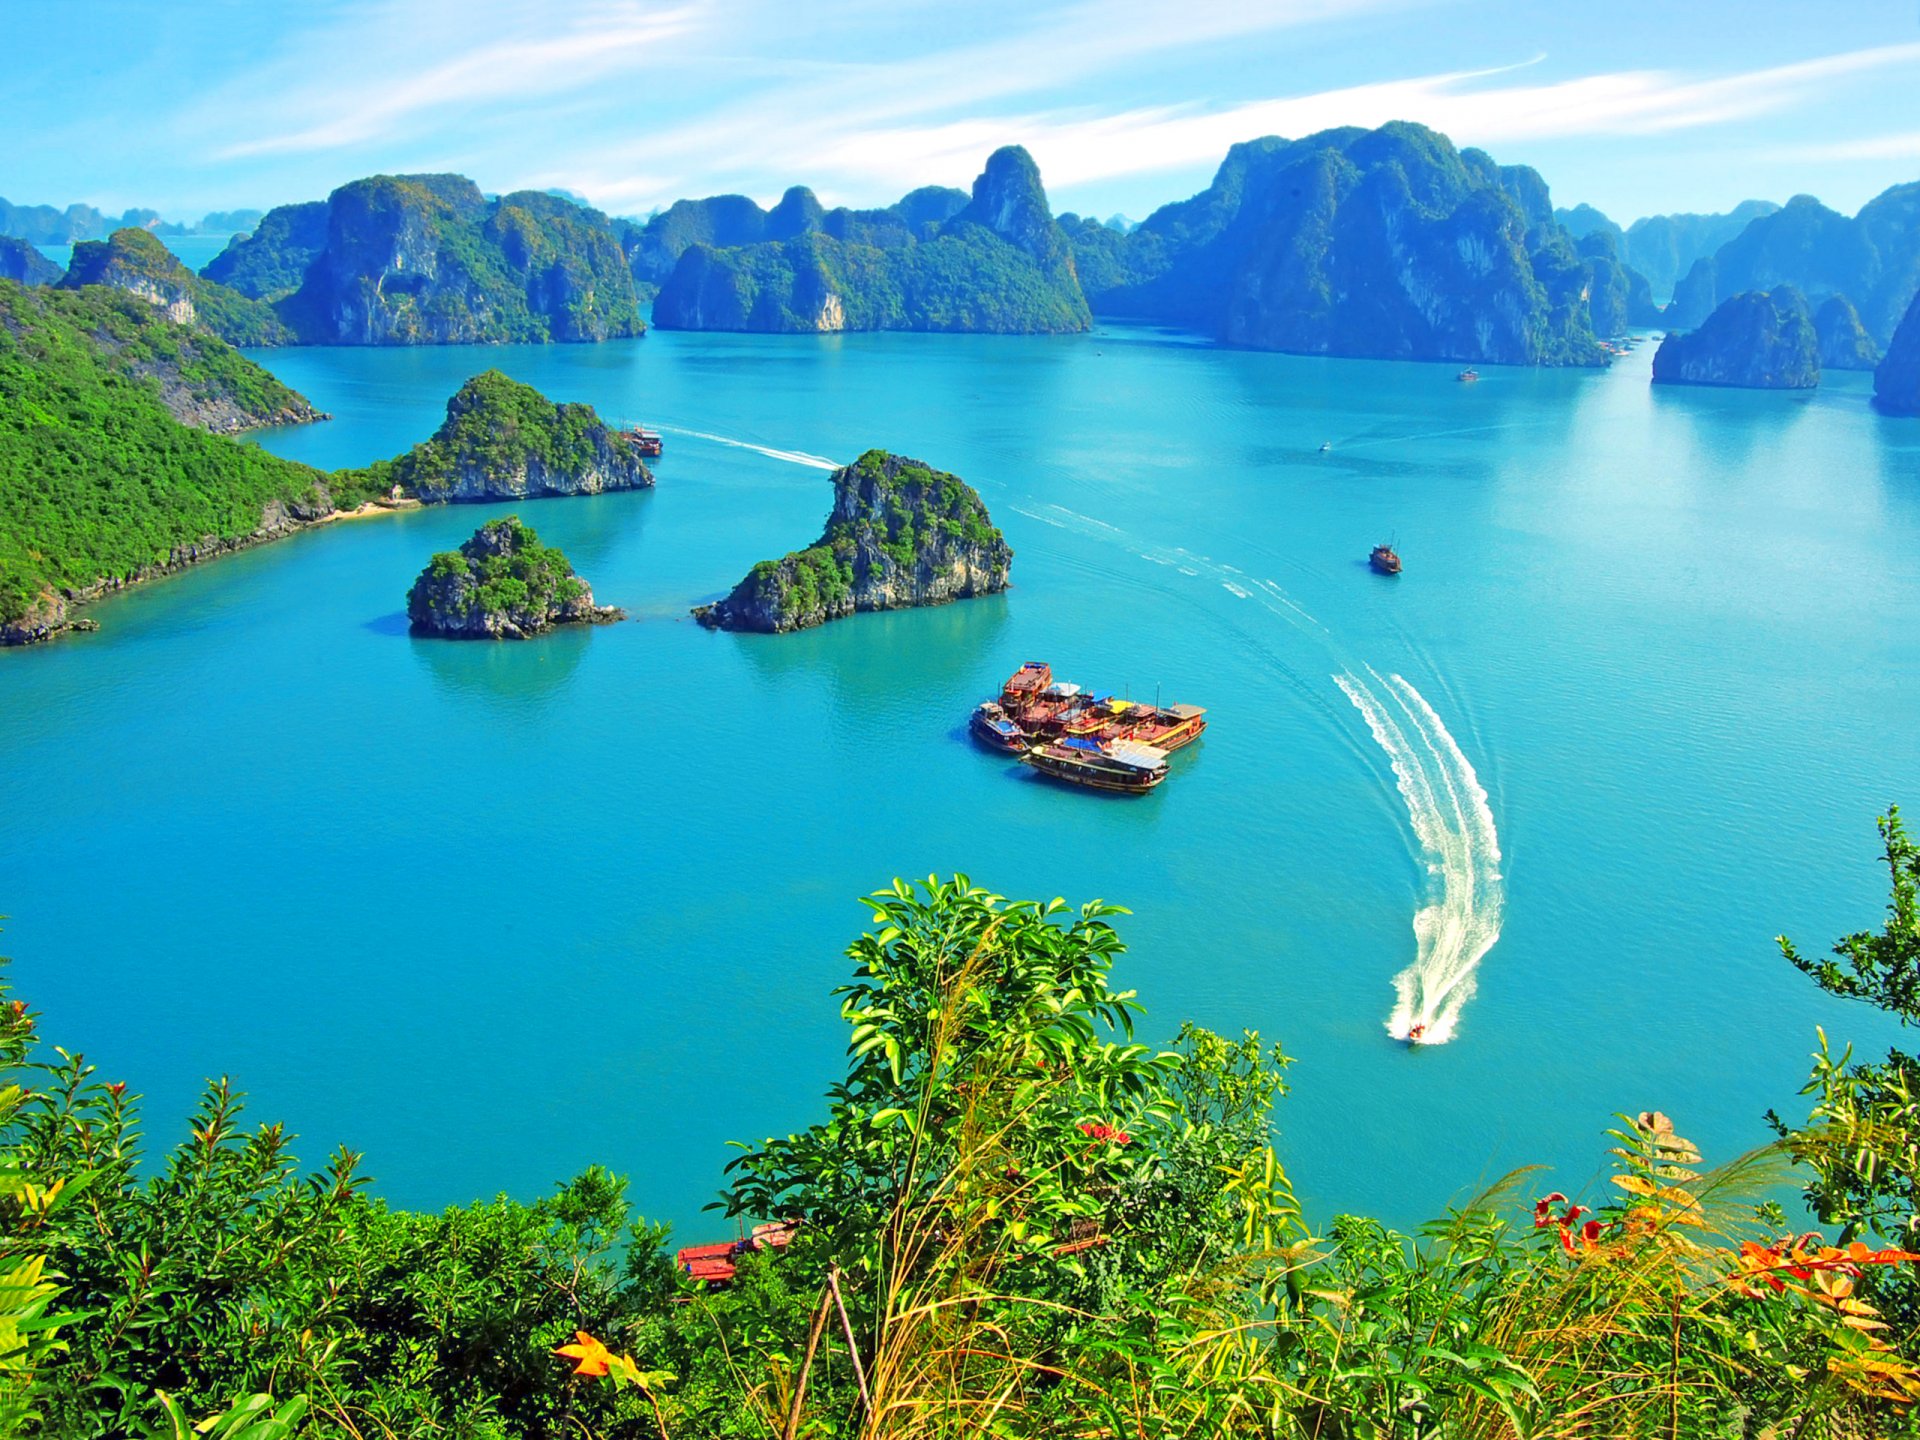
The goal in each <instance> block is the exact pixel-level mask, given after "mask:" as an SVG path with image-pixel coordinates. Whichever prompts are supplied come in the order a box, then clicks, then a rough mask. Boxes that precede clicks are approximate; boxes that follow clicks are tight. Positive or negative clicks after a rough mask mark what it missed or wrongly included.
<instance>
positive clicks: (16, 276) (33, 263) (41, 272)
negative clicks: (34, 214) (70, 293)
mask: <svg viewBox="0 0 1920 1440" xmlns="http://www.w3.org/2000/svg"><path fill="white" fill-rule="evenodd" d="M63 273H65V272H63V271H62V270H61V269H60V267H59V266H58V265H56V264H54V263H53V261H51V260H49V259H48V258H47V257H46V256H44V255H42V254H41V253H40V249H39V247H38V246H37V245H35V244H33V243H32V242H31V241H29V240H21V239H17V238H16V237H14V236H12V235H0V280H11V281H13V283H14V284H16V285H51V284H53V283H54V282H55V281H57V280H58V279H59V278H60V276H61V275H62V274H63Z"/></svg>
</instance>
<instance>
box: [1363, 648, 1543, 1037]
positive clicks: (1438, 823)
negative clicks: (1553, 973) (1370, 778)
mask: <svg viewBox="0 0 1920 1440" xmlns="http://www.w3.org/2000/svg"><path fill="white" fill-rule="evenodd" d="M1367 674H1368V675H1369V676H1371V677H1372V679H1373V681H1374V682H1375V685H1377V686H1378V687H1379V688H1378V689H1376V688H1375V687H1374V685H1369V684H1368V683H1367V681H1366V680H1363V679H1361V678H1360V677H1359V676H1357V675H1355V674H1353V673H1351V672H1348V673H1347V674H1344V675H1336V676H1334V677H1333V680H1334V683H1335V684H1336V685H1338V686H1339V687H1340V688H1341V689H1342V690H1343V691H1345V692H1346V696H1347V698H1348V699H1349V700H1351V701H1352V702H1353V704H1354V708H1355V709H1357V710H1359V712H1360V714H1361V716H1362V718H1364V719H1365V720H1366V722H1367V728H1368V729H1369V730H1371V731H1372V732H1373V738H1374V739H1375V741H1377V742H1378V743H1379V745H1380V748H1381V749H1382V750H1384V751H1386V752H1387V759H1388V760H1389V761H1390V762H1391V763H1392V765H1393V773H1394V778H1395V779H1396V780H1397V781H1398V782H1399V786H1400V794H1401V796H1402V798H1404V799H1405V801H1406V802H1407V816H1408V819H1409V820H1410V821H1411V822H1412V825H1413V833H1414V838H1415V839H1416V840H1418V841H1419V843H1420V849H1421V852H1422V854H1423V856H1424V857H1425V860H1426V864H1427V874H1428V877H1429V879H1428V892H1427V902H1426V904H1424V905H1423V906H1422V907H1421V908H1420V909H1419V910H1418V911H1416V912H1415V914H1414V917H1413V934H1414V940H1415V942H1416V947H1417V948H1416V950H1415V953H1414V960H1413V963H1412V964H1411V965H1409V966H1408V967H1407V968H1406V969H1405V970H1402V971H1401V972H1400V973H1399V974H1398V975H1396V976H1394V977H1393V988H1394V991H1395V995H1396V1000H1395V1004H1394V1007H1393V1013H1392V1015H1391V1016H1389V1017H1388V1019H1387V1033H1388V1034H1390V1035H1392V1036H1393V1037H1394V1038H1395V1039H1396V1040H1406V1039H1409V1038H1413V1037H1414V1031H1415V1027H1416V1026H1418V1027H1420V1029H1419V1032H1418V1038H1419V1040H1420V1041H1421V1043H1423V1044H1427V1045H1441V1044H1445V1043H1446V1042H1447V1041H1448V1040H1451V1039H1452V1038H1453V1034H1454V1029H1455V1027H1456V1026H1457V1025H1458V1024H1459V1020H1460V1011H1461V1010H1462V1008H1464V1007H1465V1005H1466V1003H1467V1001H1468V1000H1470V999H1472V998H1473V991H1474V971H1475V970H1476V969H1477V968H1478V967H1479V964H1480V959H1481V957H1482V956H1484V955H1485V954H1486V953H1487V951H1489V950H1491V949H1492V948H1493V945H1494V942H1495V941H1496V940H1498V939H1499V938H1500V925H1501V919H1502V916H1503V914H1504V912H1505V910H1506V886H1505V884H1504V883H1503V882H1502V879H1501V875H1500V837H1499V834H1498V833H1497V832H1496V831H1495V829H1494V824H1493V810H1492V809H1491V808H1490V807H1489V806H1488V804H1487V792H1486V790H1485V789H1484V788H1482V786H1481V784H1480V780H1479V777H1478V776H1476V775H1475V774H1474V771H1473V766H1472V764H1471V763H1470V762H1469V761H1468V760H1467V757H1466V756H1465V755H1464V754H1462V753H1461V751H1460V747H1459V745H1457V744H1456V743H1455V742H1454V738H1453V736H1452V734H1451V733H1449V732H1448V730H1447V727H1446V726H1445V724H1443V723H1442V722H1441V719H1440V717H1439V716H1438V715H1437V714H1435V713H1434V709H1433V707H1432V706H1431V705H1429V704H1428V703H1427V702H1426V699H1425V698H1424V697H1423V696H1422V695H1421V694H1420V692H1419V691H1418V690H1416V689H1414V688H1413V686H1412V685H1410V684H1409V683H1408V682H1407V681H1406V680H1405V679H1404V678H1402V677H1401V676H1399V675H1389V676H1387V677H1386V678H1385V679H1382V678H1381V676H1380V675H1379V674H1378V673H1377V672H1375V671H1374V670H1373V669H1372V668H1371V667H1367Z"/></svg>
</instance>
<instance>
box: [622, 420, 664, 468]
mask: <svg viewBox="0 0 1920 1440" xmlns="http://www.w3.org/2000/svg"><path fill="white" fill-rule="evenodd" d="M627 439H628V440H630V441H632V442H633V448H634V449H636V450H638V451H639V452H640V453H641V454H642V455H644V456H645V457H646V458H647V459H649V460H656V459H658V458H659V456H660V452H661V451H662V450H663V449H665V448H666V442H665V441H663V440H661V438H660V432H659V431H657V430H649V429H647V428H646V426H644V425H636V426H634V427H633V428H632V429H631V430H629V431H627Z"/></svg>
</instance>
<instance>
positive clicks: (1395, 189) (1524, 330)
mask: <svg viewBox="0 0 1920 1440" xmlns="http://www.w3.org/2000/svg"><path fill="white" fill-rule="evenodd" d="M1071 239H1072V241H1073V244H1074V247H1075V250H1076V254H1077V256H1078V260H1079V266H1080V278H1081V283H1082V285H1083V286H1084V287H1085V289H1086V292H1087V297H1088V299H1089V300H1090V301H1091V302H1092V305H1093V308H1094V310H1095V312H1096V313H1101V314H1110V315H1116V316H1126V317H1135V318H1141V319H1150V320H1158V321H1162V322H1166V323H1170V324H1177V325H1183V326H1186V327H1188V328H1191V329H1195V330H1199V331H1201V332H1203V333H1205V334H1209V335H1213V336H1215V337H1217V338H1218V339H1221V340H1224V341H1226V342H1228V343H1230V344H1235V345H1248V346H1253V347H1257V348H1261V349H1272V350H1290V351H1297V352H1301V353H1306V354H1326V355H1356V356H1373V357H1382V358H1396V357H1398V358H1408V359H1429V360H1470V361H1476V362H1500V363H1506V364H1525V365H1594V364H1599V363H1602V361H1603V359H1604V355H1603V352H1602V351H1601V350H1600V348H1599V346H1598V344H1597V343H1596V341H1595V338H1594V334H1593V329H1592V324H1591V319H1590V316H1589V312H1588V303H1587V298H1588V297H1587V293H1586V292H1587V289H1588V281H1589V277H1590V274H1591V266H1590V264H1586V263H1583V261H1582V258H1581V256H1580V255H1579V254H1578V253H1577V252H1576V251H1575V250H1574V247H1573V243H1572V240H1571V238H1570V237H1569V236H1568V235H1567V233H1566V232H1565V231H1564V230H1562V229H1561V228H1560V226H1559V225H1558V224H1557V223H1556V222H1555V220H1554V218H1553V214H1552V209H1551V204H1550V201H1549V200H1548V197H1547V188H1546V185H1545V183H1544V182H1543V181H1542V180H1541V179H1540V177H1539V176H1538V175H1537V174H1535V173H1534V172H1533V171H1531V170H1529V169H1526V168H1525V167H1524V166H1507V167H1502V166H1499V165H1496V164H1495V163H1494V162H1493V160H1492V159H1491V158H1490V157H1489V156H1487V155H1486V154H1484V153H1483V152H1481V151H1478V150H1456V149H1455V148H1454V146H1453V144H1452V142H1451V141H1449V140H1448V139H1447V137H1446V136H1444V135H1441V134H1439V133H1437V132H1435V131H1432V130H1429V129H1427V128H1426V127H1425V126H1422V125H1412V124H1407V123H1405V122H1395V123H1392V124H1388V125H1383V126H1381V127H1380V128H1379V129H1378V130H1359V129H1341V130H1328V131H1324V132H1322V133H1320V134H1317V135H1309V136H1307V137H1306V138H1305V139H1301V140H1281V139H1276V138H1272V137H1268V138H1266V139H1262V140H1254V141H1249V142H1247V143H1245V144H1240V145H1235V146H1234V147H1233V148H1232V149H1231V150H1230V151H1228V153H1227V157H1226V159H1225V160H1224V161H1223V162H1222V164H1221V166H1220V169H1219V172H1218V173H1217V174H1216V175H1215V177H1214V181H1213V184H1212V185H1210V186H1209V187H1208V188H1207V189H1205V190H1203V191H1201V192H1200V193H1199V194H1198V195H1195V196H1193V197H1192V198H1191V199H1189V200H1184V201H1181V202H1179V203H1178V204H1173V205H1167V206H1163V207H1162V208H1161V209H1159V210H1157V211H1155V212H1154V213H1153V214H1152V215H1151V216H1149V217H1148V218H1147V219H1146V220H1145V221H1143V222H1142V223H1141V224H1140V225H1139V226H1138V227H1137V228H1135V229H1133V230H1131V231H1128V232H1127V233H1125V234H1122V233H1120V232H1119V231H1117V230H1111V229H1108V228H1107V227H1106V226H1104V225H1099V224H1097V223H1095V222H1093V221H1080V222H1078V223H1077V224H1076V225H1075V226H1074V227H1073V228H1072V231H1071Z"/></svg>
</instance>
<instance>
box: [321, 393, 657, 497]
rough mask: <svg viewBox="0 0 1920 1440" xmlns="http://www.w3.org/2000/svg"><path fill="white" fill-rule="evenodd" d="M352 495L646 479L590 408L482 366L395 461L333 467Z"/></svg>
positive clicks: (630, 483) (476, 491) (536, 489)
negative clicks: (438, 420)
mask: <svg viewBox="0 0 1920 1440" xmlns="http://www.w3.org/2000/svg"><path fill="white" fill-rule="evenodd" d="M340 478H341V480H342V482H344V483H348V484H351V485H352V486H353V488H354V489H355V491H356V492H365V493H369V494H373V493H378V492H380V491H384V490H386V489H388V488H389V487H390V486H394V485H398V486H400V488H401V489H402V490H403V491H404V492H405V493H407V494H409V495H412V496H415V497H417V498H419V499H421V500H425V501H429V502H431V501H436V500H497V499H503V498H518V497H520V496H525V495H543V494H544V495H560V494H588V493H594V492H598V491H601V490H624V489H633V488H637V487H643V486H647V485H651V484H652V483H653V476H652V473H651V472H650V471H648V469H647V467H646V463H645V462H644V461H643V460H642V459H641V458H640V453H639V451H638V450H636V449H635V448H634V445H633V442H632V441H631V440H629V439H628V438H627V437H626V436H625V435H623V434H621V433H620V432H619V431H617V430H615V429H613V428H612V427H610V426H609V425H607V424H606V423H605V422H604V421H603V420H601V419H600V417H599V415H598V414H597V413H596V412H595V410H594V408H593V407H592V406H591V405H580V404H555V403H554V402H553V401H551V400H549V399H547V397H546V396H544V395H542V394H541V393H540V392H539V391H538V390H536V389H534V388H533V386H531V385H523V384H521V383H520V382H519V381H518V380H514V379H512V378H510V377H508V376H506V375H503V374H501V372H500V371H498V370H486V371H483V372H481V373H480V374H478V375H476V376H474V377H473V378H472V379H471V380H469V381H467V383H466V384H464V385H462V386H461V387H460V389H459V390H458V391H457V392H456V393H455V394H454V396H453V398H452V399H450V400H448V401H447V418H446V420H445V421H444V422H443V423H442V424H441V426H440V428H439V429H438V430H436V431H435V432H434V433H433V435H432V437H431V438H429V439H427V440H423V441H421V442H420V443H419V444H418V445H416V446H414V447H413V449H411V450H409V451H408V452H407V453H406V454H404V455H402V456H400V457H399V458H397V459H394V460H382V461H380V462H378V463H376V464H374V465H371V466H368V467H367V468H366V469H364V470H356V471H348V472H342V474H341V477H340Z"/></svg>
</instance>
